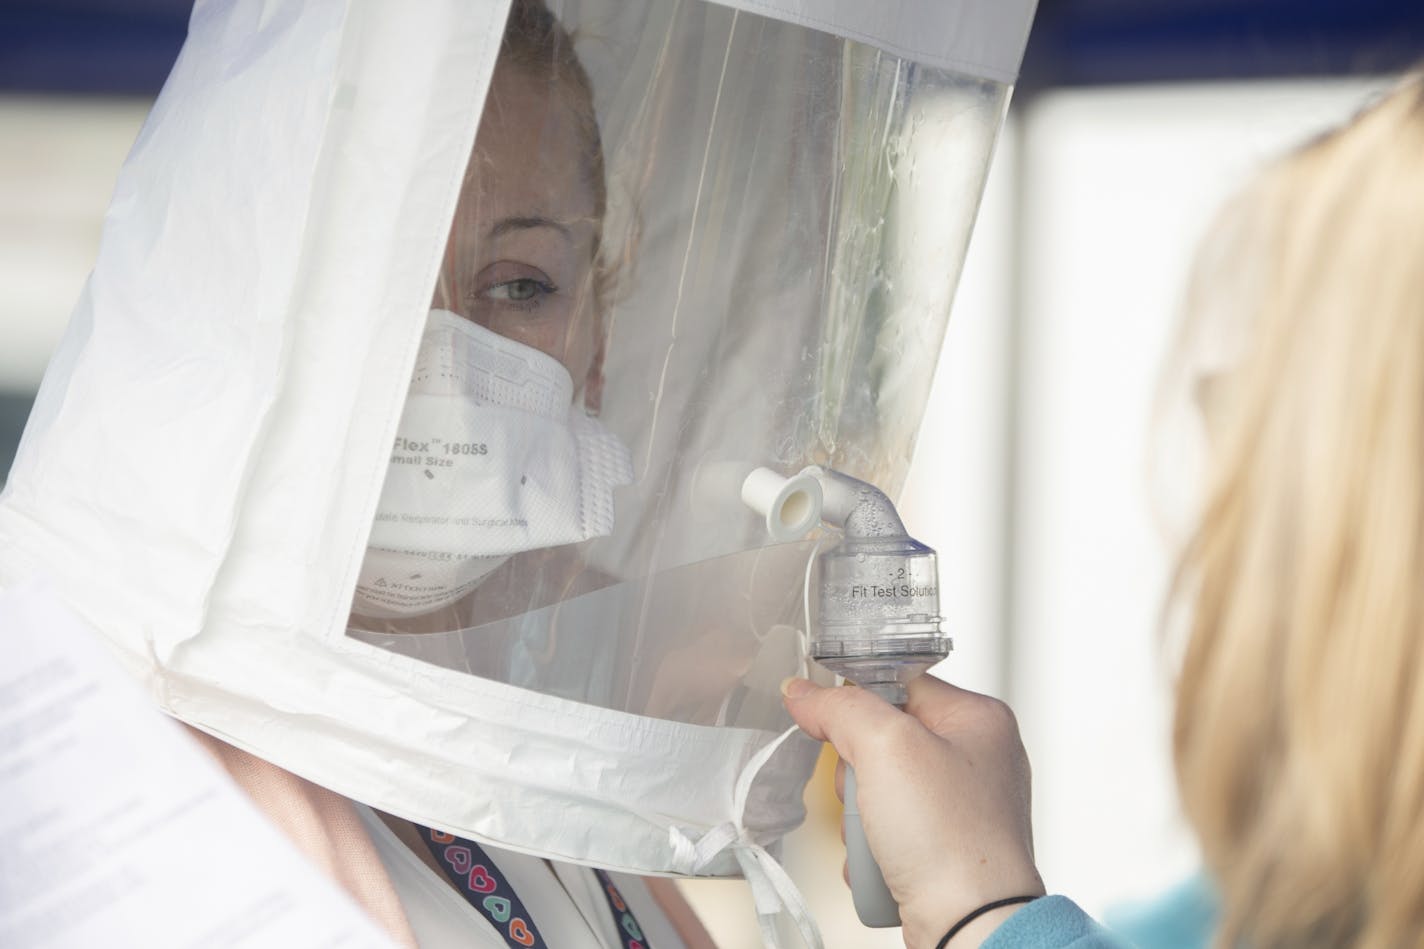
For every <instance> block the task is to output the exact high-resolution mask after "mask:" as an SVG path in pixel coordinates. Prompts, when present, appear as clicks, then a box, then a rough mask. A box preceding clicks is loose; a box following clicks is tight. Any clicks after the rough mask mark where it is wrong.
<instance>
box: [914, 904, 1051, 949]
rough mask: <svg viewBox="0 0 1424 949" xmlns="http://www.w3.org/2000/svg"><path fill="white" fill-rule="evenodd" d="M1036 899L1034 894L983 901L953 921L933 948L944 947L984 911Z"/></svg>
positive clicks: (991, 910)
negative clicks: (956, 920) (989, 901)
mask: <svg viewBox="0 0 1424 949" xmlns="http://www.w3.org/2000/svg"><path fill="white" fill-rule="evenodd" d="M1036 899H1038V897H1036V896H1010V897H1009V898H1008V899H1003V900H995V901H994V902H992V903H985V904H984V905H983V906H981V907H979V908H978V909H976V910H971V911H970V912H969V914H968V915H966V916H965V917H964V918H963V919H961V920H960V921H959V922H957V923H955V924H954V925H953V926H951V927H949V932H947V933H945V934H944V938H942V939H940V941H939V942H938V943H936V944H935V949H944V947H945V946H947V945H949V941H950V940H951V939H953V938H954V937H955V936H957V935H959V931H960V930H961V929H963V928H964V927H965V926H968V925H969V924H970V923H972V922H974V920H976V919H978V918H979V917H980V916H983V915H984V914H985V913H990V912H993V911H994V910H996V909H999V908H1001V907H1004V906H1013V905H1014V904H1015V903H1032V902H1033V901H1034V900H1036Z"/></svg>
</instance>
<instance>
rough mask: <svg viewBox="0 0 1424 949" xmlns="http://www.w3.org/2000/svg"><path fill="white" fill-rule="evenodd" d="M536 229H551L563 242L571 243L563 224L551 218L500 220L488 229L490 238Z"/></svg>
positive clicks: (569, 233)
mask: <svg viewBox="0 0 1424 949" xmlns="http://www.w3.org/2000/svg"><path fill="white" fill-rule="evenodd" d="M536 227H551V228H553V229H554V230H556V231H558V232H559V233H560V234H562V235H563V236H564V240H567V241H572V240H573V234H572V233H571V232H570V231H569V228H568V226H567V225H565V224H561V223H560V222H558V221H555V220H554V219H553V218H547V217H540V216H538V215H532V216H524V217H507V218H502V219H500V220H498V221H496V222H495V223H494V226H493V227H491V228H490V229H489V236H490V237H491V238H495V237H501V236H503V235H505V234H508V233H510V232H511V231H527V230H530V229H531V228H536Z"/></svg>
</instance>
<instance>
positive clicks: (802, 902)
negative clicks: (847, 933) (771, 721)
mask: <svg viewBox="0 0 1424 949" xmlns="http://www.w3.org/2000/svg"><path fill="white" fill-rule="evenodd" d="M798 731H800V729H798V728H797V727H796V726H795V725H792V726H791V727H790V728H788V729H786V731H784V732H782V733H781V734H780V735H779V736H777V738H776V740H775V741H772V742H770V743H769V744H768V745H767V746H766V747H765V748H762V749H761V750H760V751H758V752H757V753H756V754H755V755H753V756H752V759H751V760H750V761H748V762H747V764H746V767H744V768H742V773H741V775H739V776H738V778H737V787H736V791H735V793H734V796H733V799H732V812H733V814H734V815H735V823H730V822H729V823H725V824H719V825H717V826H716V827H714V828H712V829H711V830H709V831H707V833H705V834H703V835H702V836H701V837H700V838H698V839H697V841H696V842H694V841H691V840H689V839H688V837H687V835H686V834H684V833H683V832H682V831H681V830H680V829H679V828H676V827H673V828H671V829H670V838H671V841H672V846H673V859H674V860H675V861H676V862H677V863H678V864H679V865H680V867H679V868H680V869H682V868H686V870H685V872H689V873H693V874H696V873H699V872H701V871H702V870H703V869H705V868H706V867H707V866H708V865H709V864H711V862H712V861H713V860H715V859H716V858H717V856H718V855H720V854H721V853H722V852H723V851H725V850H726V849H727V848H728V847H731V848H732V853H733V855H734V856H735V857H736V858H737V864H738V865H739V866H740V867H741V868H742V875H743V876H744V877H746V880H747V884H748V885H749V886H750V887H751V890H752V901H753V902H754V903H755V904H756V912H757V925H758V926H759V927H760V928H761V937H762V941H763V942H764V943H765V944H766V945H768V946H771V947H773V949H781V947H782V943H781V939H780V937H779V936H778V935H777V932H776V917H777V915H778V914H780V913H782V912H785V913H787V914H788V915H789V916H790V917H791V919H792V921H793V922H794V923H795V924H796V929H797V931H798V932H799V933H800V934H801V941H802V942H803V943H804V944H805V945H806V947H807V949H823V947H824V943H823V942H822V940H821V930H820V928H819V927H818V926H817V925H816V920H815V919H814V918H812V916H811V910H810V908H809V907H807V905H806V898H805V897H804V896H802V895H801V890H800V888H799V887H797V886H796V883H795V881H794V880H792V879H791V875H790V874H789V873H787V872H786V869H785V868H784V867H783V866H782V865H781V864H780V863H778V862H777V861H776V858H775V857H773V856H772V855H771V854H770V853H769V852H768V851H767V849H766V848H765V847H763V846H762V845H761V844H759V843H757V842H756V841H754V840H752V839H751V836H750V835H749V834H748V833H747V830H746V827H745V826H744V824H743V819H744V817H745V813H746V807H747V795H748V793H749V792H750V790H751V786H752V783H753V782H754V781H755V780H756V776H757V775H758V774H759V773H761V770H762V768H764V767H765V766H766V763H767V762H768V761H770V760H771V758H772V756H773V755H775V754H776V752H777V750H778V749H779V748H780V747H781V746H782V745H783V744H785V743H786V740H787V739H788V738H790V737H791V736H792V735H794V734H796V733H797V732H798Z"/></svg>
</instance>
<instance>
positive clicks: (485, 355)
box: [354, 310, 633, 617]
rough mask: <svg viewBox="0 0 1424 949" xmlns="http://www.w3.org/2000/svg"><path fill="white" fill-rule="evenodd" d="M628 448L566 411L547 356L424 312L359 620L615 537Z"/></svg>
mask: <svg viewBox="0 0 1424 949" xmlns="http://www.w3.org/2000/svg"><path fill="white" fill-rule="evenodd" d="M632 480H633V470H632V462H631V458H630V455H629V452H628V449H627V447H626V446H624V445H623V443H622V442H620V441H619V440H618V438H617V437H616V436H614V435H613V434H612V433H611V432H609V431H608V430H607V429H605V428H604V427H603V426H601V425H600V424H599V423H598V422H597V421H595V420H594V419H592V418H589V417H588V416H587V415H586V414H585V413H584V412H583V410H582V409H580V408H575V407H574V406H573V380H572V378H571V377H570V376H569V372H568V370H567V369H565V368H564V366H563V364H562V363H560V362H559V361H558V360H557V359H554V358H553V357H552V356H549V355H547V354H546V353H543V352H540V351H539V350H537V349H533V348H531V347H529V346H525V345H523V344H522V343H517V342H515V341H514V340H511V339H507V338H505V337H503V336H500V335H499V334H498V333H495V332H492V331H491V330H488V329H486V328H484V327H483V326H480V325H478V324H476V323H473V322H471V321H470V320H467V319H464V318H463V317H460V316H458V315H456V314H454V313H451V312H448V311H446V310H432V311H431V312H430V318H429V322H428V323H427V325H426V330H425V336H424V338H423V339H422V340H421V344H420V352H419V355H418V356H417V358H416V364H415V371H414V373H413V375H412V378H411V384H410V395H409V397H408V398H407V400H406V404H405V409H404V411H403V412H402V414H401V419H400V425H399V427H398V429H397V431H396V438H395V444H394V446H393V448H392V451H391V461H390V469H389V471H388V473H387V475H386V481H385V486H384V487H383V488H382V490H381V498H380V502H379V504H378V506H377V510H376V520H375V526H374V527H373V528H372V530H371V536H370V540H369V542H368V548H367V551H366V559H365V561H364V563H363V564H362V567H361V573H360V577H359V580H358V582H357V586H356V597H355V604H354V608H355V611H356V612H357V613H360V614H362V615H364V616H372V617H395V616H414V615H418V614H421V613H427V612H430V611H433V610H437V609H441V608H443V607H446V606H449V605H450V604H452V603H454V602H455V601H457V600H459V599H460V598H461V597H462V596H464V595H465V594H467V593H469V592H470V591H471V590H473V589H474V588H475V587H476V586H478V585H479V584H480V582H481V581H482V580H483V579H484V578H485V577H486V576H488V575H489V573H490V572H491V571H493V570H495V569H496V568H497V567H499V566H500V565H501V564H502V563H504V562H505V560H507V559H508V558H509V557H510V555H512V554H517V553H520V552H523V551H528V550H538V549H542V548H545V547H557V546H561V545H563V544H572V543H577V542H579V541H583V540H588V539H589V538H591V537H599V536H604V535H606V534H608V533H609V532H610V531H611V530H612V529H613V489H614V488H615V487H618V486H619V485H625V484H629V483H630V482H631V481H632Z"/></svg>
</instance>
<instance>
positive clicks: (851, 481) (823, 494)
mask: <svg viewBox="0 0 1424 949" xmlns="http://www.w3.org/2000/svg"><path fill="white" fill-rule="evenodd" d="M742 500H743V501H744V502H745V503H746V504H747V506H748V507H751V508H752V509H753V510H755V511H757V512H758V513H759V514H761V515H762V516H763V517H765V518H766V524H767V530H768V532H769V533H771V535H772V536H773V537H774V538H776V539H777V540H793V539H797V538H799V537H800V536H802V535H804V534H805V532H806V531H809V530H810V529H811V528H812V527H813V526H815V524H816V523H817V521H821V522H824V523H825V524H826V525H828V526H830V527H834V528H837V529H838V530H840V532H841V535H842V536H841V538H840V542H839V543H837V544H835V545H834V546H832V547H829V548H828V549H825V550H823V551H822V552H820V553H819V554H817V555H816V559H817V563H816V567H817V570H818V573H819V580H820V596H819V598H818V601H817V602H818V605H819V611H818V613H817V616H816V621H815V622H811V618H810V617H807V622H808V624H809V625H810V626H811V630H810V651H811V657H812V658H814V659H815V660H816V661H817V662H819V663H821V665H823V666H825V667H827V668H828V669H830V670H832V671H833V672H836V673H838V674H839V675H842V676H844V677H845V678H846V679H848V680H849V681H851V682H854V683H855V684H857V685H859V686H861V687H862V688H864V689H866V690H868V691H870V692H873V693H874V694H876V695H879V696H880V697H881V698H883V699H885V701H887V702H889V703H891V704H892V705H896V706H901V707H903V706H904V704H905V700H906V689H905V686H906V683H908V682H909V681H910V680H911V679H913V678H914V677H915V676H917V675H919V674H920V673H922V672H924V671H925V670H926V669H928V668H929V667H930V666H932V665H934V664H935V663H937V662H939V661H940V660H941V659H943V658H945V657H946V656H947V655H949V651H950V649H951V648H952V645H951V642H950V639H949V637H947V636H945V635H944V633H943V632H942V631H941V630H940V627H939V623H940V615H939V570H938V566H937V563H936V559H935V552H934V551H933V550H931V549H930V548H929V547H926V546H925V545H924V544H921V543H920V542H919V541H917V540H915V539H914V538H912V537H910V536H909V534H907V533H906V532H905V525H904V524H903V523H902V522H901V521H900V517H899V514H898V513H896V511H895V506H894V505H893V504H892V503H891V502H890V499H889V498H887V497H886V496H885V494H884V492H882V491H880V489H878V488H876V487H875V486H874V485H870V484H866V483H865V482H863V481H859V480H857V479H855V478H852V477H850V476H849V475H844V474H841V473H840V472H838V471H832V470H830V469H827V468H820V467H816V466H811V467H808V468H805V469H803V470H802V471H801V472H800V473H798V474H797V475H795V476H793V477H791V478H785V477H782V476H781V475H779V474H777V473H776V472H774V471H770V470H769V469H766V468H758V469H756V470H755V471H753V472H752V473H751V474H749V475H748V476H747V477H746V480H745V481H744V482H743V485H742ZM808 608H809V604H808ZM845 777H846V782H845V837H846V862H847V866H848V867H849V871H850V884H851V896H852V898H853V899H854V901H855V909H856V913H857V915H859V916H860V920H861V922H863V923H865V925H867V926H875V927H882V926H897V925H899V924H900V914H899V908H898V907H897V906H896V904H895V901H894V899H893V898H892V897H891V895H890V891H889V889H888V888H887V887H886V886H885V880H884V877H883V876H882V875H881V873H880V868H879V867H878V866H876V864H875V858H874V857H873V856H872V855H871V853H870V847H869V845H868V844H867V843H866V839H865V833H864V831H863V829H862V827H861V822H860V810H859V805H858V803H857V801H856V791H855V773H854V772H853V771H852V770H851V769H849V768H847V769H846V773H845Z"/></svg>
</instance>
